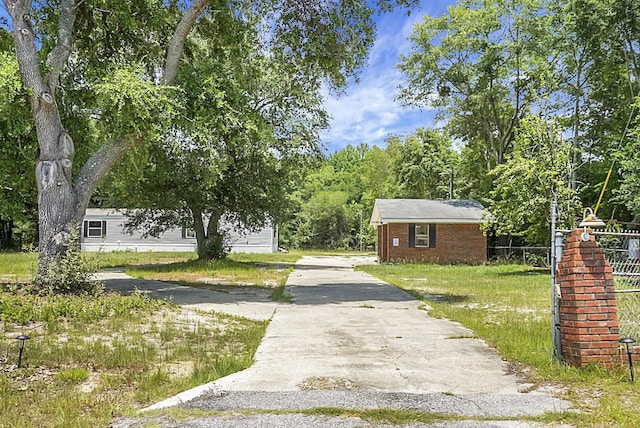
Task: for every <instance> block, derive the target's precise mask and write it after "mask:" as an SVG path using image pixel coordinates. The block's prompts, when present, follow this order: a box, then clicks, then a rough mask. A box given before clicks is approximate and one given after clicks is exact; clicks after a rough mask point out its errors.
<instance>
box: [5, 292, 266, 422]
mask: <svg viewBox="0 0 640 428" xmlns="http://www.w3.org/2000/svg"><path fill="white" fill-rule="evenodd" d="M0 302H1V303H0V308H1V309H2V310H1V311H0V317H1V320H2V324H1V327H2V329H1V330H0V350H1V352H0V355H1V356H0V426H12V427H32V426H43V427H48V426H107V425H108V424H109V422H110V420H111V419H112V417H114V416H118V415H122V416H124V415H129V414H131V413H132V412H133V411H135V410H136V409H139V408H141V407H145V406H147V405H149V404H151V403H153V402H155V401H158V400H161V399H164V398H166V397H168V396H171V395H173V394H176V393H178V392H180V391H183V390H185V389H188V388H191V387H194V386H196V385H200V384H202V383H205V382H209V381H212V380H215V379H217V378H219V377H222V376H225V375H228V374H230V373H233V372H235V371H238V370H242V369H244V368H246V367H248V366H249V365H250V364H251V362H252V360H253V355H254V353H255V349H256V348H257V346H258V344H259V343H260V340H261V338H262V336H263V335H264V331H265V329H266V322H256V321H251V320H247V319H244V318H238V317H232V316H226V315H224V314H210V313H197V312H191V311H185V310H181V309H179V308H177V307H174V306H172V305H169V304H167V303H164V302H160V301H156V300H152V299H150V298H148V297H146V296H144V295H138V294H134V295H131V296H120V295H115V294H104V295H101V296H82V297H79V296H65V295H54V294H52V295H46V296H42V295H32V294H28V293H26V292H25V291H24V290H22V291H21V293H20V294H18V295H16V294H15V293H11V292H7V291H3V292H0ZM19 334H27V335H28V336H29V337H30V340H29V341H27V343H26V347H25V349H24V355H23V360H22V362H23V363H22V364H23V368H21V369H18V368H17V367H16V359H17V355H18V349H17V343H16V340H15V337H16V336H17V335H19Z"/></svg>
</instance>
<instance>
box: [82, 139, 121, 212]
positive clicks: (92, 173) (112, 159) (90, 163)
mask: <svg viewBox="0 0 640 428" xmlns="http://www.w3.org/2000/svg"><path fill="white" fill-rule="evenodd" d="M129 147H131V142H130V141H129V140H127V139H125V138H119V139H118V140H114V141H110V142H106V143H104V144H103V145H102V146H100V148H99V149H98V151H96V152H95V153H94V154H92V155H91V157H90V158H89V159H88V160H87V162H86V163H85V164H84V166H83V167H82V169H81V170H80V172H79V173H78V175H77V176H76V178H75V184H74V189H75V192H76V196H77V197H78V201H79V203H80V204H81V205H83V206H87V204H88V201H89V198H90V197H91V194H92V193H93V191H94V190H95V188H96V186H97V185H98V183H100V181H101V180H102V179H103V178H104V176H105V175H106V174H107V172H108V171H109V169H110V168H111V167H112V166H113V165H114V164H115V163H116V162H117V161H118V160H119V159H120V158H121V157H122V155H124V153H125V152H126V151H127V149H128V148H129Z"/></svg>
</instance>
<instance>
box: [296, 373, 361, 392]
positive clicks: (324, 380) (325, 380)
mask: <svg viewBox="0 0 640 428" xmlns="http://www.w3.org/2000/svg"><path fill="white" fill-rule="evenodd" d="M299 386H300V389H301V390H303V391H312V390H330V391H353V390H356V389H358V385H357V384H356V383H355V382H352V381H350V380H349V379H343V378H340V377H330V376H315V377H309V378H306V379H305V380H304V381H302V383H301V384H300V385H299Z"/></svg>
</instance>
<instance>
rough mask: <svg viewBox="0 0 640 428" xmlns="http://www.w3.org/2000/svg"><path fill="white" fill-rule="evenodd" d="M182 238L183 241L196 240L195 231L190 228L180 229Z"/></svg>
mask: <svg viewBox="0 0 640 428" xmlns="http://www.w3.org/2000/svg"><path fill="white" fill-rule="evenodd" d="M182 237H183V238H185V239H195V238H196V231H195V230H193V229H192V228H190V227H183V228H182Z"/></svg>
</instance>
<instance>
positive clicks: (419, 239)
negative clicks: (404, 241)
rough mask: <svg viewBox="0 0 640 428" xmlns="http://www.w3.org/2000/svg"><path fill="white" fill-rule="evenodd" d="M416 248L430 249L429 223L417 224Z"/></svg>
mask: <svg viewBox="0 0 640 428" xmlns="http://www.w3.org/2000/svg"><path fill="white" fill-rule="evenodd" d="M414 246H415V247H416V248H429V223H416V224H415V240H414Z"/></svg>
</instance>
